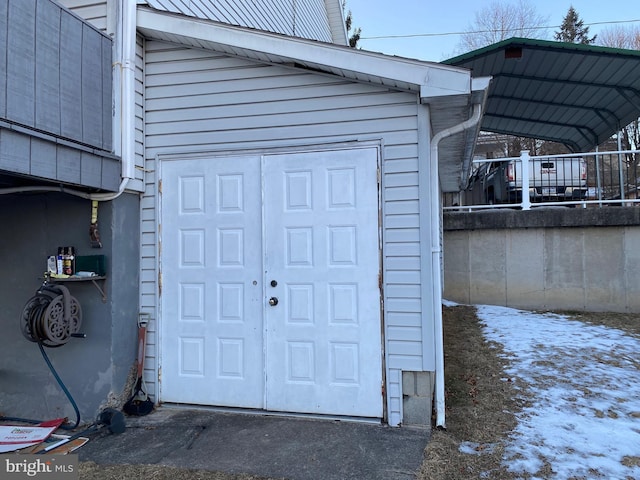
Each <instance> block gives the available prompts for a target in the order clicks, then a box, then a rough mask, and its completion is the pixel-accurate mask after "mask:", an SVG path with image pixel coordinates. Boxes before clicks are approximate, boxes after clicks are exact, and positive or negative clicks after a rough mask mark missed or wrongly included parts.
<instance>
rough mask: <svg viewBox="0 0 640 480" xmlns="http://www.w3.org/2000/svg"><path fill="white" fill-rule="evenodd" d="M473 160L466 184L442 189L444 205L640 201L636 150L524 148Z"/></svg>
mask: <svg viewBox="0 0 640 480" xmlns="http://www.w3.org/2000/svg"><path fill="white" fill-rule="evenodd" d="M578 158H580V159H582V161H580V160H577V159H578ZM473 164H474V169H473V172H472V175H471V179H470V181H469V187H468V188H467V190H465V191H462V192H458V193H455V194H445V195H444V198H443V205H444V210H458V211H473V210H479V209H487V208H518V209H522V210H530V209H531V208H534V207H549V206H566V207H569V206H571V207H576V206H580V207H582V208H587V207H605V206H640V198H639V197H640V150H618V151H610V152H588V153H579V154H563V155H541V156H529V152H528V151H523V152H521V155H520V156H519V157H512V158H498V159H488V160H474V162H473ZM522 165H529V168H522ZM581 165H582V166H581ZM544 167H549V168H544ZM582 169H583V170H582ZM560 172H562V174H560ZM522 192H529V195H523V194H522Z"/></svg>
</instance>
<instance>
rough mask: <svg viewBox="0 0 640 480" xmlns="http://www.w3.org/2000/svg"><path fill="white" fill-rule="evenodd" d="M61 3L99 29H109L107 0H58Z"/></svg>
mask: <svg viewBox="0 0 640 480" xmlns="http://www.w3.org/2000/svg"><path fill="white" fill-rule="evenodd" d="M57 1H58V3H60V5H62V6H63V7H65V8H67V9H68V10H71V11H72V12H73V13H75V14H76V15H78V16H79V17H80V18H83V19H84V20H86V21H87V22H89V23H90V24H91V25H93V26H94V27H96V28H97V29H98V30H102V31H103V32H104V31H106V30H107V0H102V1H99V0H93V1H92V0H57Z"/></svg>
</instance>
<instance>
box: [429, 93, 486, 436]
mask: <svg viewBox="0 0 640 480" xmlns="http://www.w3.org/2000/svg"><path fill="white" fill-rule="evenodd" d="M481 117H482V105H481V104H479V103H477V104H474V105H473V113H472V114H471V117H469V119H467V120H465V121H464V122H462V123H459V124H458V125H454V126H453V127H449V128H447V129H445V130H442V131H440V132H438V133H436V134H435V135H434V136H433V138H432V139H431V158H430V161H431V165H430V175H431V185H430V187H431V202H430V203H431V222H432V223H431V265H432V267H431V271H432V281H431V285H432V289H433V305H434V339H435V350H436V352H435V353H436V378H435V383H436V384H435V403H436V427H440V428H446V422H445V404H444V340H443V328H442V273H441V270H442V265H441V261H442V259H441V256H442V246H441V242H440V231H441V230H442V209H441V208H440V178H439V175H440V173H439V171H438V145H439V144H440V142H441V141H442V140H443V139H444V138H446V137H450V136H451V135H455V134H456V133H460V132H462V131H464V130H467V129H468V128H471V127H473V126H475V125H476V124H477V123H478V122H479V121H480V118H481Z"/></svg>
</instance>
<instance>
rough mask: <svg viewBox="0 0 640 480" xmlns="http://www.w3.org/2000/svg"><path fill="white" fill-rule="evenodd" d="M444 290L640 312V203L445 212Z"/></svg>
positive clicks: (468, 296)
mask: <svg viewBox="0 0 640 480" xmlns="http://www.w3.org/2000/svg"><path fill="white" fill-rule="evenodd" d="M444 218H445V220H444V297H445V298H446V299H448V300H452V301H456V302H460V303H466V304H490V305H505V306H510V307H516V308H527V309H548V310H578V311H601V312H604V311H610V312H640V248H639V247H638V246H639V245H640V208H637V207H628V208H616V207H609V208H598V209H569V208H560V209H558V208H556V209H543V208H540V209H535V210H531V211H514V210H508V211H507V210H501V211H483V212H469V213H460V212H456V213H446V214H445V216H444Z"/></svg>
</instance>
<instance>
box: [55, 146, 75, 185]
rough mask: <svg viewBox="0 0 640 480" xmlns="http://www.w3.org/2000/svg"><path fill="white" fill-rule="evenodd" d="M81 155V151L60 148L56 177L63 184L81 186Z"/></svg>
mask: <svg viewBox="0 0 640 480" xmlns="http://www.w3.org/2000/svg"><path fill="white" fill-rule="evenodd" d="M80 155H81V152H80V151H79V150H75V149H73V148H69V147H63V146H59V147H58V162H57V163H58V166H57V170H56V177H57V179H58V180H60V181H61V182H69V183H75V184H78V185H79V184H80Z"/></svg>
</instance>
